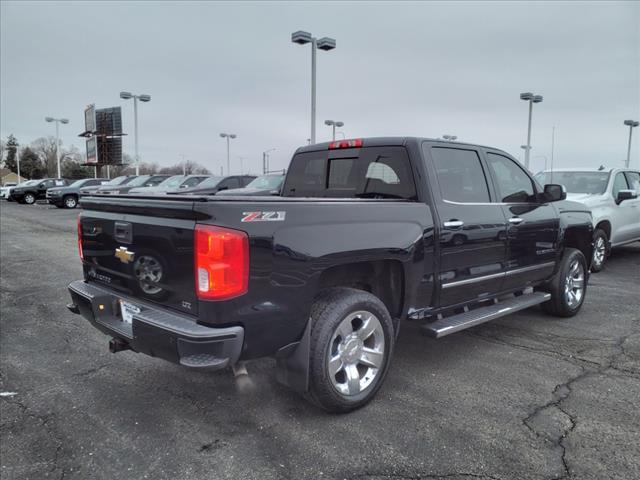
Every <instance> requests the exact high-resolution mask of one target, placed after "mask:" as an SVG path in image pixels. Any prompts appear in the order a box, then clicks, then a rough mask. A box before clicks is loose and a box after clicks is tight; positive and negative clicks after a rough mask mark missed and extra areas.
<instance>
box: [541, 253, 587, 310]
mask: <svg viewBox="0 0 640 480" xmlns="http://www.w3.org/2000/svg"><path fill="white" fill-rule="evenodd" d="M546 290H547V291H548V292H549V293H551V300H549V301H548V302H545V303H543V304H542V308H543V309H544V310H545V311H546V312H547V313H550V314H551V315H555V316H557V317H573V316H574V315H575V314H576V313H578V311H579V310H580V308H581V307H582V304H583V303H584V296H585V294H586V292H587V261H586V259H585V258H584V255H583V254H582V252H581V251H580V250H576V249H575V248H567V249H565V252H564V255H563V256H562V260H561V261H560V268H559V269H558V272H557V273H556V275H555V276H554V277H553V279H552V280H551V281H550V282H549V284H548V285H547V288H546Z"/></svg>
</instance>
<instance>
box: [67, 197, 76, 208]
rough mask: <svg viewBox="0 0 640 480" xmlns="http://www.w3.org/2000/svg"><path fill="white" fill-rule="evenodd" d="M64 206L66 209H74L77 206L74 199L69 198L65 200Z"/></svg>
mask: <svg viewBox="0 0 640 480" xmlns="http://www.w3.org/2000/svg"><path fill="white" fill-rule="evenodd" d="M64 204H65V205H66V207H67V208H76V205H77V204H78V201H77V200H76V197H74V196H69V197H67V198H65V200H64Z"/></svg>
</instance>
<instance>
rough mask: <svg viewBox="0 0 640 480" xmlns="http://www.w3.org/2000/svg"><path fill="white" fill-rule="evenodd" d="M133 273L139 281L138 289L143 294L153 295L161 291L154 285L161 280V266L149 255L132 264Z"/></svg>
mask: <svg viewBox="0 0 640 480" xmlns="http://www.w3.org/2000/svg"><path fill="white" fill-rule="evenodd" d="M133 271H134V273H135V274H136V277H137V279H138V280H139V281H140V288H141V289H142V291H143V292H144V293H148V294H150V295H155V294H156V293H160V292H161V291H162V289H161V288H160V287H157V286H155V285H154V284H155V283H157V282H159V281H160V280H161V279H162V265H160V262H159V261H158V260H157V259H155V258H154V257H151V256H149V255H142V256H140V257H138V259H137V260H136V261H135V262H134V264H133Z"/></svg>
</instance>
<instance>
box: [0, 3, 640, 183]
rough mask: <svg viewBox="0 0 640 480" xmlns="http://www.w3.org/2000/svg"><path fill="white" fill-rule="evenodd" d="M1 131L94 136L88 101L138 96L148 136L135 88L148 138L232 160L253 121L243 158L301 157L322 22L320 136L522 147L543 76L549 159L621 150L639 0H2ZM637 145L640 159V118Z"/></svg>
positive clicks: (27, 136)
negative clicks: (297, 39) (446, 137)
mask: <svg viewBox="0 0 640 480" xmlns="http://www.w3.org/2000/svg"><path fill="white" fill-rule="evenodd" d="M1 5H2V6H1V27H2V34H1V47H0V48H1V51H0V53H1V65H0V66H1V69H0V75H1V76H0V80H1V85H2V88H1V98H0V100H1V104H2V107H1V111H0V122H1V129H0V130H1V132H0V133H1V135H2V136H3V137H6V135H8V134H9V133H14V134H15V135H16V136H17V137H18V139H19V140H20V141H23V142H26V141H30V140H32V139H34V138H36V137H38V136H42V135H47V134H51V133H53V127H52V126H51V125H50V124H46V123H45V122H44V120H43V117H44V116H46V115H54V116H66V117H69V118H70V119H71V122H72V123H71V124H70V125H68V126H65V127H63V129H62V133H63V139H64V142H65V143H66V144H69V143H73V144H76V145H77V146H79V147H81V148H82V147H83V142H82V141H81V139H79V138H77V136H76V135H77V133H79V132H80V131H81V130H82V123H83V117H82V111H83V108H84V106H85V105H86V104H87V103H92V102H95V103H96V104H97V105H98V106H99V107H107V106H113V105H122V107H123V112H124V115H125V117H124V121H125V129H126V130H127V131H128V133H130V135H129V136H128V137H126V138H125V149H126V150H127V151H129V152H132V150H133V135H132V134H133V113H132V105H131V104H130V103H127V102H123V101H121V100H120V99H119V98H118V92H119V91H120V90H130V91H133V92H135V93H148V94H150V95H151V96H152V101H151V102H150V103H148V104H143V105H141V107H140V151H141V157H142V159H143V160H146V161H157V162H159V163H161V164H170V163H173V162H175V161H177V160H178V155H179V154H184V155H186V156H187V158H189V159H191V160H195V161H198V162H200V163H202V164H204V165H206V166H208V167H209V168H211V169H213V170H215V171H218V169H219V166H220V165H222V164H223V162H224V161H225V158H226V150H225V143H224V141H223V139H221V138H219V136H218V133H219V132H221V131H230V132H234V133H237V134H238V138H237V139H236V140H234V141H233V143H232V158H233V159H234V160H235V157H236V156H238V155H240V156H243V157H246V158H247V160H245V162H244V163H245V168H247V166H249V167H250V168H251V169H252V170H253V171H257V170H258V169H259V166H260V162H261V152H262V151H263V150H266V149H268V148H273V147H275V148H277V150H276V152H274V153H273V154H272V166H273V167H278V168H283V167H286V165H287V164H288V161H289V158H290V156H291V153H292V152H293V150H294V149H295V148H296V147H297V146H299V145H301V144H304V143H306V139H307V138H308V137H309V108H310V107H309V103H310V99H309V95H310V94H309V81H310V65H309V64H310V58H309V57H310V52H309V47H308V46H306V47H300V46H297V45H294V44H292V43H291V42H290V38H289V37H290V34H291V32H292V31H295V30H298V29H304V30H308V31H311V32H313V33H314V34H316V35H318V36H325V35H326V36H332V37H335V38H336V39H337V42H338V48H337V49H336V50H333V51H331V52H318V140H319V141H323V140H327V139H329V135H330V130H329V128H328V127H325V126H324V125H323V120H324V119H326V118H333V119H337V120H342V121H344V122H345V127H344V130H345V133H346V135H347V136H348V137H357V136H370V135H420V136H428V137H437V136H440V135H442V134H444V133H451V134H456V135H458V137H459V138H460V139H462V140H465V141H471V142H478V143H482V144H488V145H493V146H497V147H500V148H504V149H505V150H507V151H509V152H511V153H512V154H514V155H516V156H518V155H519V154H520V152H521V149H520V145H521V144H522V143H524V142H525V140H526V104H525V102H522V101H520V100H519V99H518V95H519V93H520V92H521V91H527V90H531V91H534V92H536V93H541V94H543V95H544V97H545V101H544V102H543V103H542V104H539V105H536V106H535V110H534V129H533V148H534V149H533V153H532V155H533V157H534V160H533V163H532V167H533V168H534V169H535V168H539V167H542V164H543V163H544V160H543V159H542V158H541V157H538V158H536V157H537V156H538V155H545V156H547V157H548V156H549V155H550V146H551V145H550V144H551V128H552V126H554V125H555V126H556V127H557V143H556V161H557V164H559V165H560V166H581V165H586V166H597V165H599V164H601V163H604V164H607V165H610V166H614V165H621V160H622V159H623V158H624V157H625V155H626V139H627V130H626V129H625V127H624V126H623V125H622V121H623V120H624V119H625V118H635V119H640V4H639V3H637V2H617V3H616V2H602V3H587V2H584V3H583V2H555V3H548V2H531V3H528V2H518V3H516V2H514V3H508V2H459V3H439V2H429V3H416V2H409V3H402V2H393V3H373V2H372V3H364V2H354V3H338V2H322V3H307V2H300V3H262V2H260V3H237V2H236V3H204V2H193V3H187V2H180V3H170V2H150V1H147V2H139V3H135V2H127V3H124V2H123V3H116V2H103V3H98V2H86V3H83V2H42V3H29V2H19V3H17V2H2V4H1ZM635 133H636V140H637V141H636V142H635V144H634V150H633V152H632V155H633V162H634V164H635V165H636V166H639V165H640V131H638V132H635Z"/></svg>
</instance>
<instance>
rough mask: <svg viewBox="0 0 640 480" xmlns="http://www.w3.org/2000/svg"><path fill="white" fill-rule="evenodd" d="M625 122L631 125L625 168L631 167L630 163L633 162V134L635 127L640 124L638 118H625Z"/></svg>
mask: <svg viewBox="0 0 640 480" xmlns="http://www.w3.org/2000/svg"><path fill="white" fill-rule="evenodd" d="M624 124H625V125H627V126H628V127H629V145H628V146H627V161H626V162H625V168H629V164H630V163H631V134H632V132H633V128H634V127H637V126H638V125H640V122H638V121H636V120H625V121H624Z"/></svg>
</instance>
